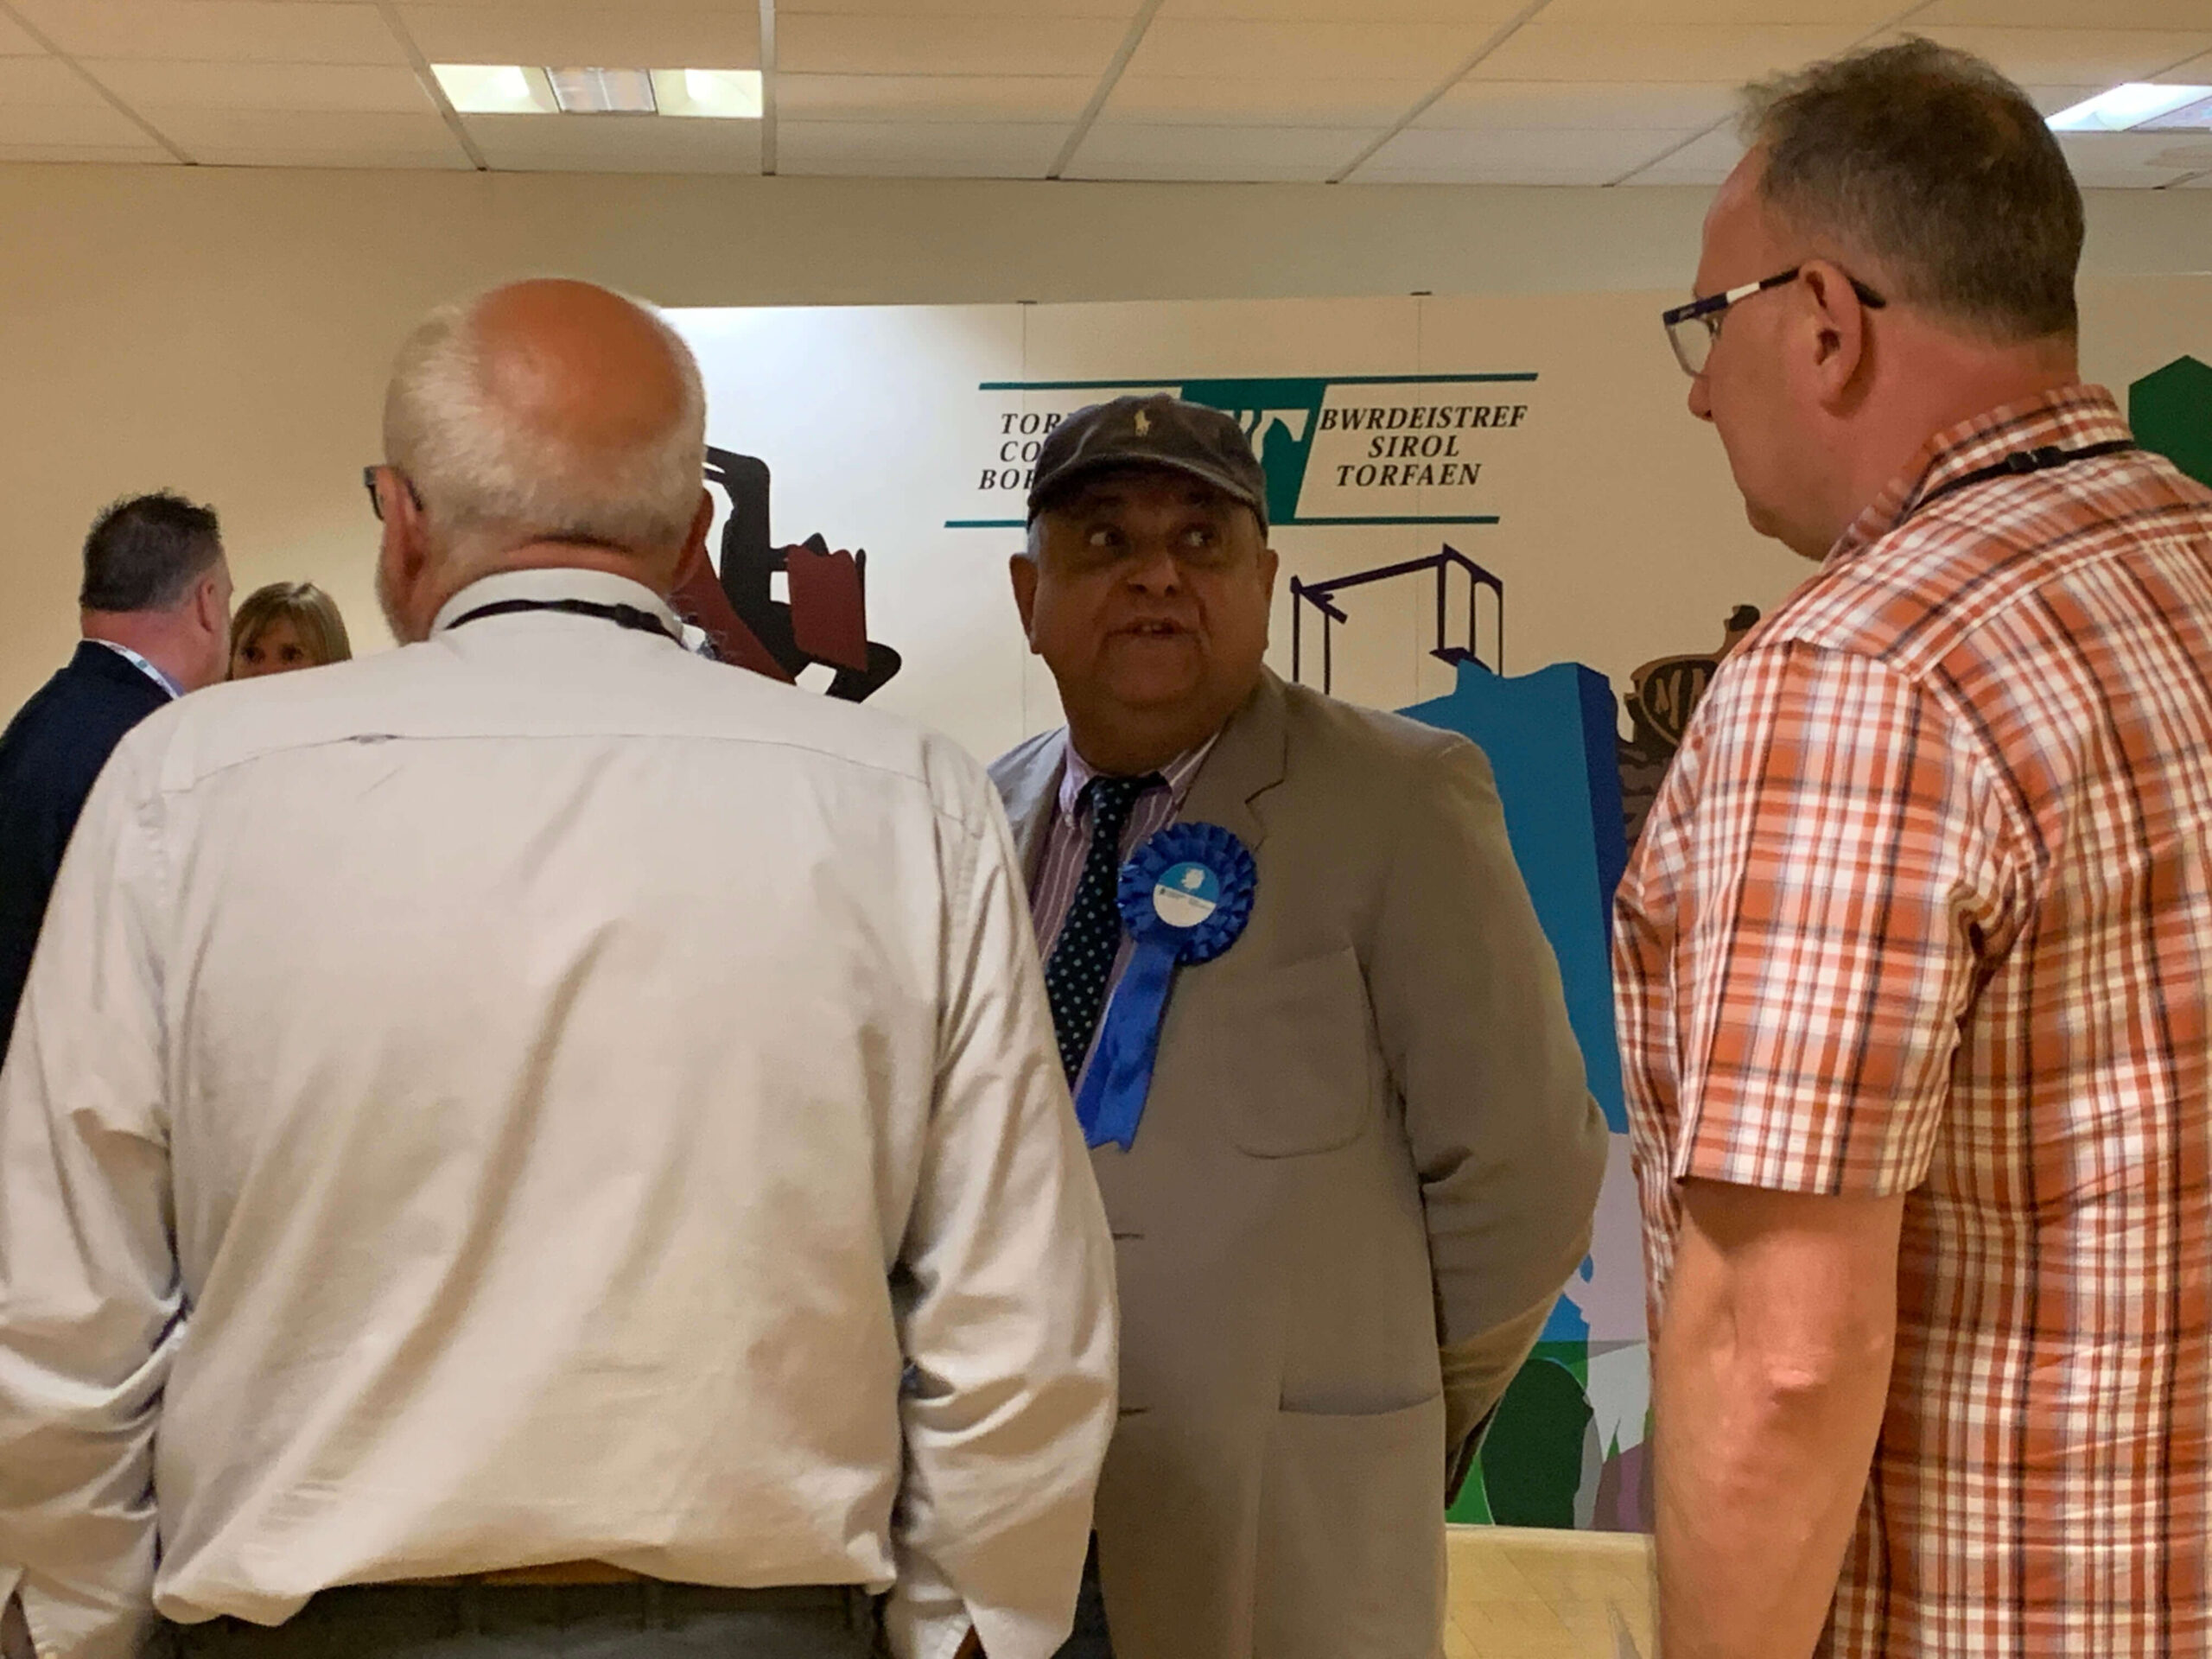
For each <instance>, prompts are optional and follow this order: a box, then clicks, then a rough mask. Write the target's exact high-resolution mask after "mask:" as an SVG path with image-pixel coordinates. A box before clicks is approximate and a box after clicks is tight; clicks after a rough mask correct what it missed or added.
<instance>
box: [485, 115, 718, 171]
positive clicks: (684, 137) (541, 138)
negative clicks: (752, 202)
mask: <svg viewBox="0 0 2212 1659" xmlns="http://www.w3.org/2000/svg"><path fill="white" fill-rule="evenodd" d="M462 124H463V125H464V126H465V127H466V128H467V131H468V136H469V137H470V138H471V139H472V140H474V143H475V144H476V147H477V148H478V149H480V150H481V151H482V152H483V154H484V159H485V160H486V162H490V163H491V165H492V166H493V167H495V168H514V169H517V170H519V171H528V172H545V173H758V172H759V171H760V123H759V122H758V121H671V120H669V119H668V118H666V117H664V116H658V115H595V116H588V117H586V116H543V115H471V116H465V117H463V118H462Z"/></svg>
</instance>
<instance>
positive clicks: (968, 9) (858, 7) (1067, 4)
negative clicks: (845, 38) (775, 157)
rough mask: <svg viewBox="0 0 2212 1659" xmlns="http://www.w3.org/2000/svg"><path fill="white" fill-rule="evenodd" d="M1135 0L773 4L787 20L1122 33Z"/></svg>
mask: <svg viewBox="0 0 2212 1659" xmlns="http://www.w3.org/2000/svg"><path fill="white" fill-rule="evenodd" d="M1138 3H1139V0H776V16H777V19H778V21H779V22H781V21H782V20H784V19H785V18H789V17H798V16H827V17H879V18H880V17H970V18H972V17H1020V18H1025V19H1026V18H1031V17H1090V18H1099V19H1103V20H1105V21H1107V22H1113V23H1116V24H1119V25H1121V26H1122V28H1124V29H1126V28H1127V27H1128V23H1129V22H1130V20H1131V19H1132V18H1134V17H1135V16H1136V13H1137V6H1138Z"/></svg>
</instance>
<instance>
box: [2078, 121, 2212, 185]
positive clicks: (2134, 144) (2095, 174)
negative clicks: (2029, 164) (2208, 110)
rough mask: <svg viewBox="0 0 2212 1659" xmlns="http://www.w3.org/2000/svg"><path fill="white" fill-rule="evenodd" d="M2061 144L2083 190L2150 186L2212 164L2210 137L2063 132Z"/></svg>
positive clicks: (2156, 133) (2167, 181)
mask: <svg viewBox="0 0 2212 1659" xmlns="http://www.w3.org/2000/svg"><path fill="white" fill-rule="evenodd" d="M2058 143H2059V148H2060V149H2063V150H2064V151H2065V152H2066V160H2067V162H2068V163H2069V165H2071V166H2072V168H2074V177H2075V180H2076V181H2078V182H2079V183H2080V184H2081V185H2082V188H2084V189H2091V190H2097V189H2107V190H2109V189H2146V190H2147V189H2150V188H2152V187H2154V186H2157V185H2161V184H2170V183H2171V182H2172V181H2174V180H2176V179H2179V178H2183V177H2186V176H2187V175H2190V174H2191V173H2194V172H2196V171H2197V170H2198V169H2199V168H2207V167H2212V136H2207V135H2205V134H2202V133H2183V132H2062V133H2060V134H2059V135H2058Z"/></svg>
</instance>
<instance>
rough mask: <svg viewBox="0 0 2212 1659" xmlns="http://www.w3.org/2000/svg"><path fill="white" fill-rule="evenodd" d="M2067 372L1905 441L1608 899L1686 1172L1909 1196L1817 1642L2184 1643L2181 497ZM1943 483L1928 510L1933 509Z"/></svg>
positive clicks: (1695, 727) (1757, 638)
mask: <svg viewBox="0 0 2212 1659" xmlns="http://www.w3.org/2000/svg"><path fill="white" fill-rule="evenodd" d="M2126 436H2127V429H2126V424H2125V423H2124V422H2123V421H2122V419H2121V417H2120V411H2119V410H2118V409H2117V407H2116V406H2115V405H2114V404H2113V401H2112V399H2111V397H2110V396H2109V394H2107V393H2106V392H2104V391H2101V390H2100V389H2098V388H2094V387H2087V386H2075V387H2071V388H2069V389H2066V390H2064V391H2058V392H2056V393H2053V394H2050V395H2049V396H2047V397H2041V398H2037V399H2035V400H2033V401H2031V402H2028V403H2024V404H2018V405H2014V406H2012V407H2010V408H2006V409H2002V410H1997V411H1994V412H1993V413H1991V414H1989V415H1986V416H1982V417H1980V418H1979V419H1977V420H1974V421H1972V422H1969V423H1964V424H1962V425H1961V426H1960V427H1957V428H1955V429H1952V430H1950V431H1948V432H1947V433H1945V434H1942V435H1940V436H1938V437H1937V438H1936V439H1935V440H1934V441H1933V442H1931V443H1930V444H1929V446H1928V448H1926V449H1925V450H1923V453H1922V454H1920V456H1919V457H1918V458H1917V459H1916V461H1914V463H1913V464H1912V466H1911V467H1910V468H1909V469H1908V470H1907V471H1906V472H1905V473H1904V474H1903V475H1902V476H1900V477H1899V478H1898V479H1897V480H1896V481H1895V482H1894V483H1893V484H1892V485H1891V486H1890V487H1889V489H1888V490H1887V491H1885V493H1884V494H1883V495H1882V496H1881V497H1880V498H1879V499H1878V500H1876V501H1875V502H1874V503H1873V505H1871V506H1870V507H1869V508H1868V509H1867V510H1866V512H1865V513H1864V515H1862V517H1861V518H1859V521H1858V522H1857V524H1855V525H1854V526H1853V528H1852V529H1851V531H1849V532H1848V533H1847V535H1846V536H1845V537H1844V538H1843V540H1842V541H1841V542H1840V543H1839V544H1838V546H1837V547H1836V549H1835V550H1834V552H1833V553H1832V554H1831V555H1830V556H1829V557H1828V558H1827V561H1826V562H1825V563H1823V564H1822V566H1821V569H1820V571H1819V573H1818V574H1817V575H1815V576H1814V577H1813V578H1812V580H1811V581H1809V582H1808V583H1806V585H1805V586H1804V587H1802V588H1800V589H1799V590H1798V592H1797V593H1796V594H1795V595H1793V596H1792V598H1791V599H1790V600H1789V601H1788V602H1787V603H1786V604H1785V605H1784V606H1783V607H1782V608H1781V609H1780V610H1779V611H1778V612H1777V613H1776V614H1775V615H1774V616H1773V617H1772V618H1771V619H1770V620H1769V621H1768V622H1767V623H1766V624H1765V625H1764V626H1762V627H1761V628H1759V629H1758V631H1757V632H1754V633H1753V634H1752V635H1751V638H1750V639H1749V640H1748V642H1747V643H1746V644H1745V645H1744V646H1743V647H1742V648H1740V649H1739V650H1738V652H1736V653H1735V654H1734V655H1733V656H1732V657H1731V658H1729V660H1728V662H1727V663H1726V664H1725V665H1724V666H1723V667H1722V669H1721V671H1720V674H1719V677H1718V678H1717V680H1716V681H1715V682H1714V684H1713V689H1712V690H1711V691H1710V692H1709V693H1708V694H1707V696H1706V699H1705V700H1704V702H1702V703H1701V704H1700V707H1699V709H1698V710H1697V713H1696V715H1695V716H1694V720H1693V721H1692V725H1691V729H1690V731H1689V733H1688V737H1687V740H1686V741H1685V742H1684V744H1683V747H1682V750H1681V754H1680V756H1679V758H1678V759H1677V760H1676V761H1675V766H1674V768H1673V770H1672V771H1671V772H1670V773H1669V776H1668V778H1667V779H1666V782H1665V783H1664V785H1662V789H1661V791H1660V795H1659V798H1658V800H1657V802H1656V805H1655V807H1654V810H1653V813H1652V819H1651V824H1650V827H1649V829H1648V830H1647V831H1646V833H1645V835H1644V837H1643V842H1642V843H1641V845H1640V847H1639V849H1638V850H1637V855H1636V858H1635V860H1634V861H1633V863H1632V864H1631V867H1630V870H1629V873H1628V875H1627V877H1626V879H1625V880H1624V882H1623V884H1622V887H1621V890H1620V896H1619V900H1618V928H1617V931H1616V950H1617V955H1618V960H1617V969H1618V973H1617V979H1618V999H1619V1014H1620V1022H1621V1032H1622V1047H1623V1061H1624V1072H1625V1074H1626V1078H1627V1084H1628V1090H1629V1095H1630V1118H1631V1125H1632V1130H1633V1136H1634V1143H1635V1150H1636V1157H1637V1173H1638V1177H1639V1180H1640V1184H1641V1189H1642V1195H1643V1214H1644V1223H1645V1230H1646V1236H1647V1239H1648V1242H1649V1253H1648V1254H1649V1274H1650V1283H1649V1290H1650V1298H1651V1313H1652V1318H1653V1320H1654V1325H1655V1329H1656V1327H1657V1325H1659V1324H1661V1323H1662V1322H1663V1320H1664V1319H1665V1308H1666V1293H1667V1281H1668V1274H1669V1268H1670V1266H1671V1263H1672V1262H1673V1259H1674V1246H1675V1237H1676V1233H1677V1229H1678V1226H1679V1218H1680V1205H1679V1195H1678V1189H1677V1185H1676V1184H1677V1183H1678V1182H1679V1181H1681V1180H1682V1179H1686V1178H1700V1179H1710V1180H1716V1181H1726V1182H1732V1183H1737V1184H1739V1185H1747V1186H1753V1187H1760V1188H1768V1189H1773V1190H1778V1191H1785V1192H1805V1193H1816V1194H1818V1193H1831V1194H1853V1195H1864V1196H1879V1195H1894V1194H1899V1193H1902V1194H1904V1195H1905V1206H1904V1231H1903V1238H1902V1249H1901V1254H1900V1256H1899V1262H1898V1269H1897V1273H1898V1282H1897V1300H1898V1310H1897V1313H1898V1323H1897V1357H1896V1367H1895V1370H1894V1372H1893V1375H1892V1378H1891V1390H1890V1398H1889V1402H1888V1406H1887V1409H1886V1414H1885V1419H1884V1421H1883V1425H1882V1430H1881V1438H1880V1442H1879V1445H1878V1447H1877V1449H1876V1452H1875V1454H1874V1461H1873V1466H1872V1478H1871V1480H1870V1482H1869V1484H1868V1488H1867V1491H1866V1499H1865V1503H1864V1506H1863V1508H1862V1509H1861V1511H1860V1514H1859V1523H1858V1530H1857V1535H1856V1538H1855V1540H1854V1541H1853V1544H1852V1546H1851V1548H1850V1550H1849V1553H1848V1554H1847V1558H1846V1560H1845V1564H1844V1568H1843V1573H1842V1577H1841V1580H1840V1585H1839V1587H1838V1591H1837V1596H1836V1601H1835V1605H1834V1611H1833V1613H1832V1615H1831V1619H1830V1624H1829V1627H1828V1630H1827V1636H1826V1637H1825V1638H1824V1641H1823V1643H1822V1647H1821V1651H1822V1652H1823V1653H1828V1654H1835V1655H1850V1656H1862V1655H1863V1656H1873V1655H1883V1656H1891V1659H1904V1656H1908V1655H1929V1656H1935V1655H1941V1656H1943V1659H1975V1656H1998V1655H2004V1656H2013V1659H2041V1656H2057V1655H2091V1654H2094V1655H2096V1656H2099V1659H2113V1656H2120V1655H2144V1656H2148V1655H2154V1654H2159V1655H2163V1654H2179V1653H2202V1652H2205V1651H2207V1649H2208V1647H2209V1646H2212V1583H2208V1570H2207V1569H2208V1559H2209V1558H2208V1554H2207V1545H2206V1539H2207V1535H2208V1532H2212V1479H2209V1478H2208V1446H2207V1441H2208V1431H2212V1393H2209V1392H2208V1385H2209V1384H2212V494H2208V493H2207V492H2205V491H2204V490H2203V489H2202V488H2200V487H2199V486H2197V485H2196V484H2194V483H2192V482H2191V481H2190V480H2188V479H2186V478H2184V477H2183V476H2182V475H2181V474H2179V473H2178V472H2177V471H2176V470H2175V468H2174V467H2171V466H2170V465H2168V464H2167V463H2166V462H2165V461H2164V460H2162V459H2160V458H2158V457H2157V456H2154V455H2152V454H2147V453H2144V452H2141V451H2132V452H2128V453H2123V454H2110V455H2105V456H2101V457H2098V458H2094V459H2084V460H2079V461H2074V462H2072V463H2071V464H2069V465H2065V466H2063V467H2054V468H2051V469H2050V470H2047V471H2041V472H2037V473H2034V474H2030V475H2027V476H2024V477H2006V478H2001V479H1993V480H1987V481H1984V482H1978V483H1974V484H1972V485H1969V486H1965V487H1961V488H1958V489H1956V490H1947V489H1946V488H1945V486H1947V485H1948V484H1951V483H1954V482H1955V481H1956V480H1960V479H1962V478H1964V477H1966V476H1967V474H1973V473H1975V472H1978V471H1979V470H1980V469H1982V468H1984V467H1989V466H1991V465H1992V464H1993V463H1996V462H1999V461H2002V460H2004V459H2005V457H2007V456H2009V455H2012V454H2018V453H2020V452H2022V451H2025V450H2031V449H2035V448H2040V447H2044V446H2056V447H2058V448H2062V449H2065V450H2076V449H2082V448H2088V447H2090V446H2093V445H2097V444H2101V443H2107V442H2113V441H2114V440H2120V439H2125V438H2126ZM1931 498H1940V499H1931Z"/></svg>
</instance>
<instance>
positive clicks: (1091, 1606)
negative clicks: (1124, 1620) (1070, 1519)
mask: <svg viewBox="0 0 2212 1659" xmlns="http://www.w3.org/2000/svg"><path fill="white" fill-rule="evenodd" d="M1052 1659H1114V1639H1113V1637H1112V1636H1111V1635H1110V1634H1109V1632H1108V1630H1107V1629H1106V1592H1104V1591H1103V1590H1101V1589H1100V1588H1099V1587H1098V1540H1097V1538H1096V1535H1093V1537H1092V1538H1091V1541H1090V1554H1089V1555H1087V1556H1085V1557H1084V1562H1083V1588H1082V1589H1081V1590H1079V1591H1077V1592H1076V1599H1075V1628H1074V1629H1073V1630H1071V1631H1069V1632H1068V1639H1067V1640H1066V1641H1065V1642H1063V1643H1060V1650H1059V1651H1058V1653H1057V1654H1055V1655H1053V1656H1052Z"/></svg>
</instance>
